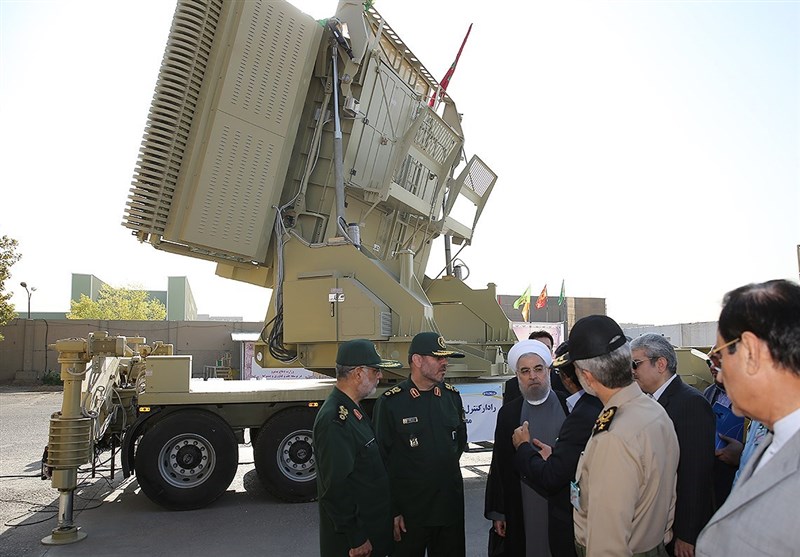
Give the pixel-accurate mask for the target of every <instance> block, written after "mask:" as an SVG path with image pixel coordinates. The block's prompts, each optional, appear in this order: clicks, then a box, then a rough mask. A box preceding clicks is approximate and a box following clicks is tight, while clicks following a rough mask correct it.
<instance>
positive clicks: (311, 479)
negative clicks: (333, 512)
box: [253, 406, 317, 503]
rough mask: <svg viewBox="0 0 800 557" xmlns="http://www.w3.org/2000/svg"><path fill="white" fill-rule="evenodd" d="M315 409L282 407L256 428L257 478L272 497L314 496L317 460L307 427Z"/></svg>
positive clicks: (304, 500) (298, 499)
mask: <svg viewBox="0 0 800 557" xmlns="http://www.w3.org/2000/svg"><path fill="white" fill-rule="evenodd" d="M316 414H317V413H316V410H312V409H311V408H304V407H299V406H298V407H294V408H289V409H287V410H284V411H282V412H280V413H278V414H276V415H275V416H273V417H272V418H270V419H269V420H267V421H266V422H265V423H264V425H263V426H261V428H260V429H259V432H258V436H257V437H256V442H255V445H254V448H253V457H254V460H255V463H256V472H257V473H258V479H259V480H260V481H261V483H262V485H263V486H264V488H266V490H267V491H269V492H270V493H271V494H272V495H274V496H275V497H278V498H279V499H283V500H284V501H288V502H290V503H307V502H308V501H313V500H314V499H316V498H317V463H316V461H315V459H314V446H313V443H312V433H311V429H312V427H313V426H314V418H315V417H316Z"/></svg>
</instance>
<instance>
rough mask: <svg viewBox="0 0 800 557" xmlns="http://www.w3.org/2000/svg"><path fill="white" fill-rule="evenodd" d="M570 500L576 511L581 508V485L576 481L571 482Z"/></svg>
mask: <svg viewBox="0 0 800 557" xmlns="http://www.w3.org/2000/svg"><path fill="white" fill-rule="evenodd" d="M569 502H570V503H572V506H573V507H575V510H576V511H579V512H580V510H581V486H580V485H579V484H578V482H576V481H574V480H573V481H571V482H569Z"/></svg>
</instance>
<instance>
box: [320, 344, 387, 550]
mask: <svg viewBox="0 0 800 557" xmlns="http://www.w3.org/2000/svg"><path fill="white" fill-rule="evenodd" d="M400 367H403V364H401V363H400V362H396V361H392V360H383V359H381V357H380V356H379V355H378V352H377V351H376V350H375V345H374V344H372V342H370V341H369V340H366V339H356V340H350V341H347V342H345V343H342V344H341V345H340V346H339V350H338V353H337V355H336V386H335V387H334V389H333V392H331V394H330V395H329V396H328V398H327V399H326V400H325V402H324V403H323V405H322V407H321V408H320V410H319V413H318V414H317V418H316V419H315V420H314V456H315V457H316V459H317V493H318V497H319V514H320V522H319V544H320V555H321V556H322V557H342V556H349V557H362V556H368V555H374V556H381V557H382V556H385V555H389V554H390V553H391V549H392V548H391V545H392V514H391V506H390V503H389V477H388V475H387V474H386V468H385V467H384V465H383V461H382V459H381V454H380V450H379V448H378V444H377V443H376V442H375V432H374V431H373V429H372V424H371V423H370V419H369V416H368V415H367V413H366V412H365V411H364V409H363V408H362V407H361V405H360V402H361V401H362V400H363V399H365V398H366V397H368V396H370V395H372V394H374V393H375V389H376V387H377V386H378V381H379V380H380V378H381V369H388V368H400Z"/></svg>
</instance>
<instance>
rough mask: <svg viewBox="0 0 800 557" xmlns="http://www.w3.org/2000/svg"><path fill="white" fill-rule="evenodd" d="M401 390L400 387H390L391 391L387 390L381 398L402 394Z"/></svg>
mask: <svg viewBox="0 0 800 557" xmlns="http://www.w3.org/2000/svg"><path fill="white" fill-rule="evenodd" d="M402 390H403V389H402V388H400V385H395V386H394V387H392V388H391V389H389V390H387V391H386V392H385V393H383V396H392V395H396V394H397V393H399V392H402Z"/></svg>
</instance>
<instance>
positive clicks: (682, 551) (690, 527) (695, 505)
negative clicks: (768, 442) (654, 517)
mask: <svg viewBox="0 0 800 557" xmlns="http://www.w3.org/2000/svg"><path fill="white" fill-rule="evenodd" d="M631 356H632V357H633V364H632V367H633V377H634V379H636V382H637V383H638V384H639V387H641V389H642V391H644V392H645V393H647V394H649V395H651V396H652V397H653V398H654V399H655V400H656V401H658V403H659V404H660V405H661V406H663V407H664V410H666V411H667V414H668V415H669V417H670V419H671V420H672V424H673V425H674V426H675V433H676V434H677V435H678V445H680V450H681V455H680V459H679V460H678V483H677V489H676V495H677V499H676V502H675V522H674V524H673V526H672V531H673V533H674V536H673V539H672V541H671V542H670V543H669V544H667V553H669V554H670V555H674V556H675V557H693V556H694V545H695V543H696V542H697V536H698V535H699V534H700V531H701V530H702V529H703V527H704V526H705V525H706V522H708V519H709V518H711V515H712V514H713V508H712V487H713V485H714V483H713V482H712V481H711V478H712V476H713V473H714V436H715V435H716V418H715V417H714V412H713V411H712V410H711V405H710V404H709V403H708V401H707V400H706V399H705V397H703V395H702V394H701V393H700V391H698V390H697V389H693V388H692V387H690V386H689V385H687V384H686V383H684V382H683V381H682V380H681V378H680V377H679V376H678V374H677V371H678V357H677V354H676V353H675V348H673V346H672V345H671V344H670V343H669V341H668V340H667V339H665V338H664V337H663V336H661V335H657V334H654V333H647V334H644V335H642V336H640V337H638V338H635V339H633V341H632V342H631Z"/></svg>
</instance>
